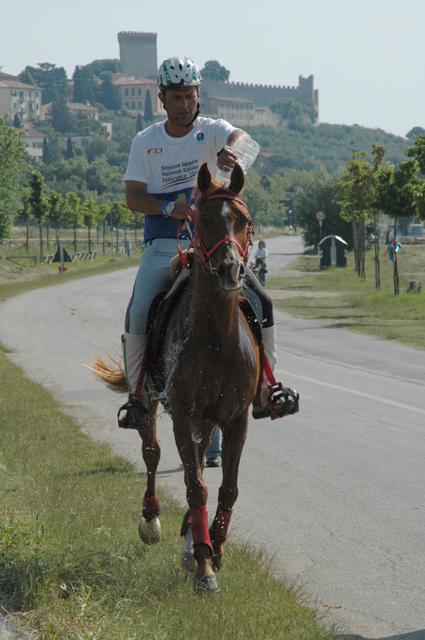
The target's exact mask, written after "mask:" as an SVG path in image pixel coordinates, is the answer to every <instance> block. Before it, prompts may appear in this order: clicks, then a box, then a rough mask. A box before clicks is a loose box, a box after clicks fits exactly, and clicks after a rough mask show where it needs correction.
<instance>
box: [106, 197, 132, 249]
mask: <svg viewBox="0 0 425 640" xmlns="http://www.w3.org/2000/svg"><path fill="white" fill-rule="evenodd" d="M111 211H112V216H113V219H114V220H115V224H116V225H117V227H124V240H127V225H129V224H131V222H132V221H133V212H132V211H130V209H129V208H128V207H127V205H126V203H125V202H124V200H116V201H115V202H114V203H113V204H112V207H111ZM117 244H118V234H117ZM117 249H118V247H117Z"/></svg>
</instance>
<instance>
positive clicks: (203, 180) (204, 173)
mask: <svg viewBox="0 0 425 640" xmlns="http://www.w3.org/2000/svg"><path fill="white" fill-rule="evenodd" d="M210 186H211V174H210V172H209V170H208V165H207V163H206V162H204V164H203V165H202V167H201V168H200V169H199V172H198V189H199V191H200V192H201V193H205V192H206V191H208V189H209V188H210Z"/></svg>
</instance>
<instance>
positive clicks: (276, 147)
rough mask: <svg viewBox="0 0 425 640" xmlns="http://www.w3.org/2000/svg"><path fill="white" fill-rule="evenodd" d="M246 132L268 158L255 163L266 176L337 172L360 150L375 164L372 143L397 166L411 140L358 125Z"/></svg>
mask: <svg viewBox="0 0 425 640" xmlns="http://www.w3.org/2000/svg"><path fill="white" fill-rule="evenodd" d="M247 131H248V133H249V134H250V135H251V136H252V138H254V140H256V141H257V142H258V144H259V145H260V147H261V151H260V153H265V154H267V155H268V156H269V157H268V158H264V157H260V158H259V160H258V161H257V164H256V167H257V168H258V170H259V171H261V172H262V173H267V174H273V173H274V172H275V171H278V170H279V169H297V170H300V171H312V170H315V169H317V168H318V166H319V165H323V166H324V167H325V168H326V169H327V170H328V171H331V172H332V171H336V170H337V169H338V167H341V166H345V163H346V162H347V161H348V160H350V159H351V158H352V157H353V154H354V153H356V152H358V151H367V152H368V156H367V159H368V160H370V161H372V155H371V150H372V145H373V144H378V145H383V146H385V147H386V149H387V153H386V159H387V160H388V161H390V162H392V163H397V162H400V160H402V159H403V154H404V150H405V149H406V148H407V147H408V146H409V140H406V139H405V138H401V137H400V136H395V135H393V134H391V133H387V132H385V131H383V130H382V129H369V128H367V127H360V126H358V125H352V126H349V125H340V124H326V123H323V124H319V125H317V126H313V125H311V124H298V125H297V126H294V127H285V128H279V129H273V128H271V127H255V128H248V129H247ZM411 142H412V140H410V143H411ZM270 154H271V155H270Z"/></svg>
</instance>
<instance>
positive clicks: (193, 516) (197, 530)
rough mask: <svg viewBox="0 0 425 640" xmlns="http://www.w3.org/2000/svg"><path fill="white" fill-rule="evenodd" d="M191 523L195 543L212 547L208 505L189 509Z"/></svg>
mask: <svg viewBox="0 0 425 640" xmlns="http://www.w3.org/2000/svg"><path fill="white" fill-rule="evenodd" d="M189 513H190V523H191V527H192V537H193V544H194V545H196V544H206V545H208V546H209V548H210V549H211V555H213V553H214V552H213V548H212V546H211V540H210V534H209V531H208V521H207V507H198V508H197V509H189Z"/></svg>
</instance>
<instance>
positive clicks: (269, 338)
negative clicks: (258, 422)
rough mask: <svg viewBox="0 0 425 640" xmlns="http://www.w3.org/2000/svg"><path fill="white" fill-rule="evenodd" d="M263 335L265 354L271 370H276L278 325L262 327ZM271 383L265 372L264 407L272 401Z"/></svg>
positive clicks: (262, 401) (262, 387)
mask: <svg viewBox="0 0 425 640" xmlns="http://www.w3.org/2000/svg"><path fill="white" fill-rule="evenodd" d="M261 336H262V339H263V347H264V355H265V356H266V358H267V361H268V363H269V365H270V368H271V370H272V371H273V372H274V370H275V368H276V364H277V349H276V325H273V327H263V328H262V329H261ZM269 385H270V382H269V380H268V378H267V376H266V374H265V373H264V375H263V381H262V383H261V406H263V407H267V405H268V404H269V401H270V390H269Z"/></svg>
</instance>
